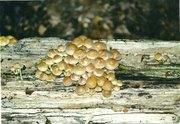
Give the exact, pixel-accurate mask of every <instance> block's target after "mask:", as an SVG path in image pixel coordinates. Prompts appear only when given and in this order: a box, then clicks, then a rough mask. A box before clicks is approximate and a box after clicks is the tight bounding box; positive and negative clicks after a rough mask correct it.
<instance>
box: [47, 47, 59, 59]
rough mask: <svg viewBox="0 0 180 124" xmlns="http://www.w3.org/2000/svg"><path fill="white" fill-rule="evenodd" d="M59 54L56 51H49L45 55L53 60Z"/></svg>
mask: <svg viewBox="0 0 180 124" xmlns="http://www.w3.org/2000/svg"><path fill="white" fill-rule="evenodd" d="M58 54H59V52H58V51H57V49H50V50H49V51H48V53H47V56H48V57H50V58H54V56H55V55H58Z"/></svg>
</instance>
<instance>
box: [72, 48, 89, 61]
mask: <svg viewBox="0 0 180 124" xmlns="http://www.w3.org/2000/svg"><path fill="white" fill-rule="evenodd" d="M73 56H74V58H75V59H83V58H85V57H86V51H85V50H83V49H77V50H76V51H75V52H74V54H73Z"/></svg>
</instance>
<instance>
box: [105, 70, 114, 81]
mask: <svg viewBox="0 0 180 124" xmlns="http://www.w3.org/2000/svg"><path fill="white" fill-rule="evenodd" d="M106 78H107V79H108V80H109V81H112V80H115V78H116V77H115V74H114V72H109V73H107V75H106Z"/></svg>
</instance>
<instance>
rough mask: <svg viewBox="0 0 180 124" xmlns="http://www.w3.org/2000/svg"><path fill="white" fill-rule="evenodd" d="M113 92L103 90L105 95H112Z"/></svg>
mask: <svg viewBox="0 0 180 124" xmlns="http://www.w3.org/2000/svg"><path fill="white" fill-rule="evenodd" d="M111 94H112V91H108V90H103V91H102V95H103V96H104V97H110V96H111Z"/></svg>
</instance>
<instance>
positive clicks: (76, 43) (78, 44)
mask: <svg viewBox="0 0 180 124" xmlns="http://www.w3.org/2000/svg"><path fill="white" fill-rule="evenodd" d="M71 43H72V44H74V45H76V46H77V47H80V46H82V45H83V44H84V40H82V39H81V38H79V37H77V38H75V39H74V40H73V41H72V42H71Z"/></svg>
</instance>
